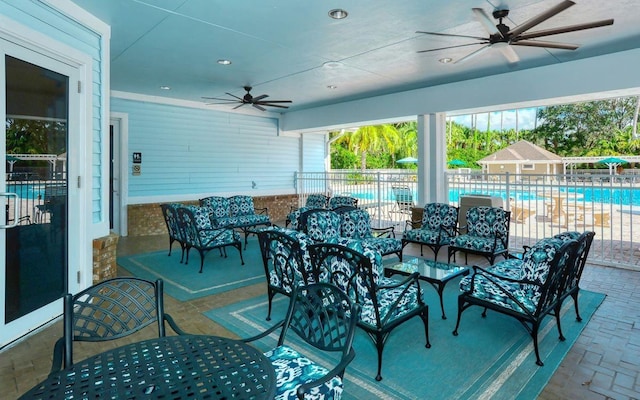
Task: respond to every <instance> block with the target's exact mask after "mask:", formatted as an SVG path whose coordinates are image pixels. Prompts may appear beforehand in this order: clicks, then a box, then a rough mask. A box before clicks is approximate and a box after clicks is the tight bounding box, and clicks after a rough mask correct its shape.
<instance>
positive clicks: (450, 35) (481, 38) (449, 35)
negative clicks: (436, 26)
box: [416, 31, 487, 40]
mask: <svg viewBox="0 0 640 400" xmlns="http://www.w3.org/2000/svg"><path fill="white" fill-rule="evenodd" d="M416 33H422V34H425V35H434V36H446V37H459V38H465V39H477V40H487V38H483V37H480V36H468V35H455V34H453V33H438V32H424V31H416Z"/></svg>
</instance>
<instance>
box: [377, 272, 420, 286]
mask: <svg viewBox="0 0 640 400" xmlns="http://www.w3.org/2000/svg"><path fill="white" fill-rule="evenodd" d="M419 277H420V273H419V272H414V273H412V274H411V275H408V276H407V277H406V278H404V279H403V280H401V281H400V282H398V283H395V284H393V285H378V289H393V288H397V287H400V286H404V285H407V284H409V283H412V282H413V281H415V282H418V278H419Z"/></svg>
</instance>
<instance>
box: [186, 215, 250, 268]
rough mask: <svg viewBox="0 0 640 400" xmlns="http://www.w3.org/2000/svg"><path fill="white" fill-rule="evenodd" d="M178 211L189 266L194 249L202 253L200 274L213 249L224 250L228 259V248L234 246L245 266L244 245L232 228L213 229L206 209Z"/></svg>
mask: <svg viewBox="0 0 640 400" xmlns="http://www.w3.org/2000/svg"><path fill="white" fill-rule="evenodd" d="M177 210H178V224H179V225H180V229H181V231H182V235H183V237H184V240H185V252H186V253H187V259H186V261H185V264H189V251H190V250H191V249H192V248H193V249H196V250H198V253H200V272H202V268H203V267H204V256H205V255H206V254H207V253H208V252H209V251H211V250H213V249H220V251H221V252H222V251H223V249H225V250H224V255H225V257H226V247H227V246H233V247H235V248H236V249H238V253H240V261H241V263H242V265H244V258H243V257H242V243H241V241H240V234H239V233H238V232H236V231H234V230H233V229H231V228H218V229H214V228H212V227H211V222H210V220H209V212H208V210H207V209H206V208H205V207H198V206H184V207H180V208H178V209H177Z"/></svg>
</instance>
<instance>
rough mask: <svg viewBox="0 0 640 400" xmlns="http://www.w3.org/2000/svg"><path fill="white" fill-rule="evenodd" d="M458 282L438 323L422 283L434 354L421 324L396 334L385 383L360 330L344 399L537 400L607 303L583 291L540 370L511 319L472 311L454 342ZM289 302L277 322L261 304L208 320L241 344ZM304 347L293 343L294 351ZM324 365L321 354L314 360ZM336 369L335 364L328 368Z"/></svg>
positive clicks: (546, 349) (549, 328)
mask: <svg viewBox="0 0 640 400" xmlns="http://www.w3.org/2000/svg"><path fill="white" fill-rule="evenodd" d="M458 282H459V279H458V280H454V281H451V282H449V284H448V285H447V287H446V289H445V293H444V295H445V297H444V299H445V300H444V301H445V311H446V314H447V316H448V317H449V319H447V320H443V319H441V314H440V309H439V301H438V297H437V294H436V291H435V290H434V289H433V288H431V287H430V285H428V284H426V283H423V284H422V285H421V287H422V288H423V292H424V297H425V300H426V301H427V303H428V304H429V305H430V307H429V333H430V339H431V345H432V347H431V348H430V349H427V348H425V347H424V344H425V341H424V329H423V326H422V323H421V321H420V319H419V318H414V319H413V320H411V321H408V322H407V323H405V324H403V325H401V326H399V327H398V328H396V329H395V330H394V331H393V332H392V333H391V335H390V336H389V338H388V340H387V342H386V345H385V349H384V354H383V363H382V377H383V380H382V381H381V382H376V381H375V379H374V376H375V372H376V367H377V356H376V350H375V347H374V345H373V343H372V341H371V340H370V339H369V337H367V336H366V335H365V334H364V333H363V331H362V330H360V329H358V330H357V333H356V339H355V342H354V349H355V351H356V358H355V359H354V361H353V362H352V363H351V364H350V365H349V367H348V368H347V373H346V375H345V377H346V381H345V395H344V396H343V398H345V399H359V400H361V399H474V400H475V399H509V400H511V399H535V398H536V397H537V396H538V394H539V393H540V392H541V390H542V389H543V388H544V386H545V385H546V384H547V382H548V381H549V378H550V377H551V376H552V375H553V373H554V372H555V370H556V369H557V367H558V366H559V365H560V362H561V361H562V359H563V358H564V357H565V356H566V354H567V352H568V351H569V349H570V348H571V346H572V345H573V344H574V343H575V341H576V339H577V338H578V336H579V335H580V332H581V331H582V329H583V328H584V326H585V325H586V324H587V322H588V321H589V319H590V318H591V317H592V315H593V313H594V312H595V310H596V309H597V308H598V306H599V305H600V304H601V303H602V301H603V299H604V297H605V296H604V295H602V294H598V293H593V292H588V291H581V292H580V303H579V304H580V312H581V315H582V317H583V321H582V322H577V321H576V319H575V312H574V310H573V301H572V300H570V301H566V302H565V304H564V307H563V310H562V313H563V316H562V328H563V333H564V335H565V336H566V338H567V340H566V341H564V342H561V341H559V340H558V331H557V327H556V324H555V318H553V317H547V318H546V320H545V323H544V325H543V327H542V328H541V332H540V334H539V340H540V353H541V357H542V359H543V362H544V363H545V365H544V366H542V367H539V366H537V365H536V364H535V354H534V352H533V341H532V340H531V336H530V335H529V334H528V333H527V332H526V331H525V329H524V328H523V326H522V325H521V324H520V323H519V322H518V321H516V320H515V319H513V318H509V317H506V316H502V315H500V314H497V313H495V312H491V311H489V312H488V314H487V317H486V318H482V317H481V313H482V309H481V308H480V307H472V308H470V309H468V310H466V311H465V312H464V313H463V315H462V322H461V324H460V328H459V330H458V332H459V336H457V337H455V336H453V335H452V333H451V332H452V331H453V328H454V326H455V322H456V315H457V294H458ZM287 305H288V298H286V297H284V296H281V295H276V297H275V299H274V304H273V307H274V308H273V313H272V321H265V317H266V315H267V299H266V296H265V297H262V296H260V297H256V298H253V299H249V300H245V301H243V302H239V303H236V304H232V305H229V306H226V307H222V308H217V309H213V310H209V311H207V312H205V313H204V314H205V315H206V316H207V317H209V318H211V319H212V320H214V321H216V322H218V323H220V324H222V325H223V326H224V327H226V328H228V329H229V330H231V331H233V332H235V333H236V334H238V335H239V336H240V337H249V336H251V335H253V334H255V333H258V332H260V331H263V330H264V329H265V328H266V327H267V326H269V325H270V324H271V323H274V322H275V321H278V320H279V319H282V318H283V317H284V314H285V312H286V308H287ZM276 340H277V337H276V336H275V335H272V336H270V337H269V338H266V339H264V340H263V341H261V342H256V343H255V345H256V346H258V347H259V348H260V349H261V350H262V351H266V350H268V349H269V348H272V347H274V346H275V344H276ZM296 346H300V347H301V348H303V349H305V350H303V352H305V353H309V352H308V347H306V346H305V347H302V346H303V345H302V344H301V343H300V342H294V347H296ZM310 355H311V356H312V357H314V359H316V360H318V361H319V362H321V363H322V362H327V361H329V360H327V359H326V358H324V359H323V358H322V357H321V356H320V355H318V354H310ZM329 365H331V364H329Z"/></svg>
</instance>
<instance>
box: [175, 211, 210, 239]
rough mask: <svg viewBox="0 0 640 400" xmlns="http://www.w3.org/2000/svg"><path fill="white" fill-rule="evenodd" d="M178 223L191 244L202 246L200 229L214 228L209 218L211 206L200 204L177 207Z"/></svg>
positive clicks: (183, 235)
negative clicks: (200, 205) (199, 205)
mask: <svg viewBox="0 0 640 400" xmlns="http://www.w3.org/2000/svg"><path fill="white" fill-rule="evenodd" d="M176 211H177V214H178V225H179V227H180V231H181V232H182V237H183V239H184V240H185V242H187V243H188V244H190V245H194V246H196V247H201V245H202V241H201V236H200V231H202V230H208V229H212V225H211V220H210V219H209V208H208V207H198V206H183V207H178V208H177V209H176Z"/></svg>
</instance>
